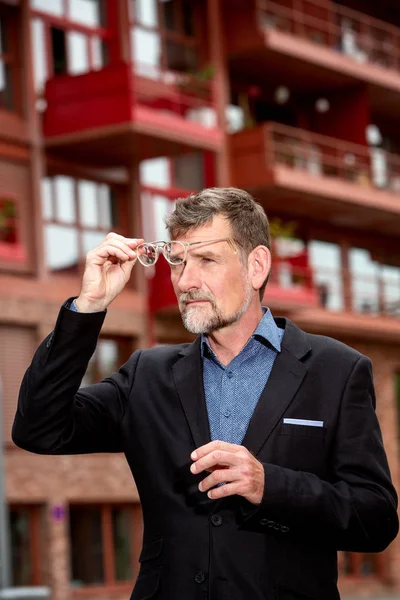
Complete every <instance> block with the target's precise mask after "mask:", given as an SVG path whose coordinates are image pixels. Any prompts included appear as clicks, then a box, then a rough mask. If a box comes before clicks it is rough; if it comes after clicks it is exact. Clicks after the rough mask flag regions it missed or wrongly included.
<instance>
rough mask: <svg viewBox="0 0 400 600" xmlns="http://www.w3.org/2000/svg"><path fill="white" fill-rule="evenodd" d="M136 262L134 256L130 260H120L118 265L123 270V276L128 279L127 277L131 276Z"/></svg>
mask: <svg viewBox="0 0 400 600" xmlns="http://www.w3.org/2000/svg"><path fill="white" fill-rule="evenodd" d="M135 264H136V258H134V259H131V260H127V261H125V262H121V264H120V267H121V269H122V270H123V272H124V273H125V276H126V277H127V278H128V279H129V277H130V276H131V273H132V269H133V267H134V266H135Z"/></svg>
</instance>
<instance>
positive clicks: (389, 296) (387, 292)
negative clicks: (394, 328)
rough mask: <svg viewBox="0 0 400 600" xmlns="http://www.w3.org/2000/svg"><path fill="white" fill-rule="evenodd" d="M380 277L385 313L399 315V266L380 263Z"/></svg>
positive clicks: (393, 315)
mask: <svg viewBox="0 0 400 600" xmlns="http://www.w3.org/2000/svg"><path fill="white" fill-rule="evenodd" d="M381 278H382V287H383V290H382V292H383V302H384V309H385V313H386V314H387V315H388V316H392V317H400V267H398V266H396V265H382V267H381Z"/></svg>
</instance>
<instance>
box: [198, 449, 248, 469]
mask: <svg viewBox="0 0 400 600" xmlns="http://www.w3.org/2000/svg"><path fill="white" fill-rule="evenodd" d="M240 462H241V459H240V456H239V455H238V453H237V452H227V451H226V450H213V451H212V452H210V453H209V454H207V455H206V456H203V458H199V459H198V460H197V462H195V463H193V464H192V466H191V467H190V470H191V472H192V473H202V472H203V471H207V470H209V469H210V468H212V467H215V465H226V466H228V467H231V466H232V467H234V466H237V465H238V464H240Z"/></svg>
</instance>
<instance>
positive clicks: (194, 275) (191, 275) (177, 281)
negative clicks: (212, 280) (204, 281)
mask: <svg viewBox="0 0 400 600" xmlns="http://www.w3.org/2000/svg"><path fill="white" fill-rule="evenodd" d="M172 281H173V283H174V285H175V288H176V289H177V291H178V292H179V293H181V294H182V293H184V292H188V291H189V290H193V289H196V290H198V289H200V288H201V279H200V273H199V269H198V267H197V266H196V265H195V264H193V263H191V262H189V261H187V262H186V263H184V264H183V265H182V267H181V269H180V270H179V272H178V274H177V276H176V277H174V273H172Z"/></svg>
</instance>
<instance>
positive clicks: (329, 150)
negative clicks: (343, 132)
mask: <svg viewBox="0 0 400 600" xmlns="http://www.w3.org/2000/svg"><path fill="white" fill-rule="evenodd" d="M262 127H264V130H265V148H266V152H267V161H268V163H269V165H282V166H285V167H290V168H291V169H296V170H298V171H304V172H306V173H308V174H310V175H316V176H324V177H333V178H335V179H340V180H342V181H345V182H349V183H356V184H358V185H363V186H367V187H375V188H378V189H383V190H387V191H390V192H394V193H396V192H400V157H399V156H397V155H396V154H391V153H389V152H386V151H385V150H382V149H381V148H376V147H368V146H361V145H358V144H352V143H351V142H346V141H342V140H338V139H335V138H331V137H327V136H324V135H320V134H317V133H312V132H309V131H305V130H302V129H297V128H295V127H287V126H286V125H280V124H277V123H267V124H265V125H263V126H262Z"/></svg>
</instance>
